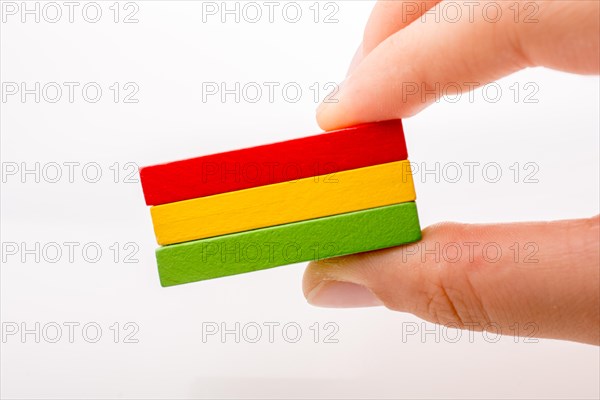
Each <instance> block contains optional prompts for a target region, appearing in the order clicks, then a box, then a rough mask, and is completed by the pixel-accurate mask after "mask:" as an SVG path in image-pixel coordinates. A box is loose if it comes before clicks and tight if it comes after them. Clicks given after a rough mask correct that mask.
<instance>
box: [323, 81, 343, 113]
mask: <svg viewBox="0 0 600 400" xmlns="http://www.w3.org/2000/svg"><path fill="white" fill-rule="evenodd" d="M345 81H346V80H343V81H341V82H340V83H339V84H338V85H337V86H336V87H335V88H334V89H333V90H332V91H331V92H329V93H328V94H327V96H325V99H323V101H322V102H321V104H319V106H318V107H317V118H319V115H321V114H323V112H324V111H325V109H327V108H328V107H329V106H330V105H332V104H334V105H335V104H337V103H339V101H340V100H339V99H340V94H341V93H342V86H343V85H344V82H345Z"/></svg>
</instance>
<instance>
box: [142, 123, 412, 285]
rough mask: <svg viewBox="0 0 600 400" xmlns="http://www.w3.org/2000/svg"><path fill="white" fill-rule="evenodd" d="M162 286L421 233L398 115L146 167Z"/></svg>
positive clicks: (144, 177) (144, 176) (359, 248)
mask: <svg viewBox="0 0 600 400" xmlns="http://www.w3.org/2000/svg"><path fill="white" fill-rule="evenodd" d="M140 177H141V181H142V186H143V190H144V196H145V199H146V204H148V205H150V206H152V207H151V209H150V212H151V215H152V222H153V225H154V231H155V234H156V238H157V240H158V243H159V244H160V245H161V246H162V247H160V248H158V249H157V251H156V258H157V262H158V270H159V275H160V281H161V284H162V285H163V286H172V285H178V284H182V283H188V282H194V281H201V280H205V279H211V278H217V277H221V276H227V275H234V274H240V273H244V272H250V271H256V270H262V269H266V268H271V267H276V266H279V265H285V264H293V263H298V262H303V261H309V260H315V259H322V258H329V257H335V256H340V255H346V254H352V253H360V252H365V251H369V250H376V249H382V248H386V247H392V246H397V245H400V244H404V243H409V242H414V241H417V240H419V239H420V238H421V229H420V226H419V220H418V216H417V209H416V205H415V202H414V201H415V197H416V195H415V189H414V184H413V179H412V173H411V168H410V163H409V161H408V159H407V151H406V144H405V140H404V133H403V130H402V123H401V121H400V120H392V121H384V122H378V123H373V124H366V125H360V126H356V127H352V128H347V129H342V130H338V131H333V132H327V133H323V134H320V135H316V136H310V137H306V138H301V139H295V140H290V141H286V142H280V143H274V144H269V145H264V146H258V147H253V148H248V149H242V150H236V151H230V152H226V153H220V154H214V155H209V156H203V157H198V158H193V159H188V160H183V161H176V162H171V163H167V164H162V165H156V166H151V167H145V168H142V169H141V170H140Z"/></svg>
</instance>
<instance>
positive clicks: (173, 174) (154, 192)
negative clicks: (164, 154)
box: [140, 120, 407, 205]
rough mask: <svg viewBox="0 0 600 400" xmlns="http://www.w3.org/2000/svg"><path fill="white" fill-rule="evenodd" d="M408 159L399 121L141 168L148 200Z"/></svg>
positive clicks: (205, 193)
mask: <svg viewBox="0 0 600 400" xmlns="http://www.w3.org/2000/svg"><path fill="white" fill-rule="evenodd" d="M406 159H407V152H406V143H405V141H404V132H403V130H402V122H401V121H400V120H391V121H383V122H376V123H371V124H365V125H359V126H355V127H351V128H346V129H340V130H337V131H332V132H326V133H323V134H319V135H315V136H309V137H305V138H301V139H294V140H289V141H286V142H279V143H273V144H268V145H263V146H257V147H251V148H247V149H241V150H234V151H229V152H225V153H219V154H213V155H208V156H203V157H197V158H190V159H187V160H182V161H175V162H170V163H167V164H160V165H155V166H150V167H144V168H142V169H140V178H141V181H142V187H143V190H144V197H145V198H146V204H148V205H160V204H166V203H173V202H176V201H182V200H189V199H194V198H198V197H204V196H210V195H214V194H219V193H225V192H232V191H236V190H242V189H248V188H251V187H256V186H263V185H270V184H273V183H279V182H286V181H292V180H296V179H301V178H307V177H310V176H317V175H326V174H332V173H335V172H340V171H345V170H349V169H356V168H362V167H368V166H371V165H378V164H384V163H389V162H393V161H400V160H406Z"/></svg>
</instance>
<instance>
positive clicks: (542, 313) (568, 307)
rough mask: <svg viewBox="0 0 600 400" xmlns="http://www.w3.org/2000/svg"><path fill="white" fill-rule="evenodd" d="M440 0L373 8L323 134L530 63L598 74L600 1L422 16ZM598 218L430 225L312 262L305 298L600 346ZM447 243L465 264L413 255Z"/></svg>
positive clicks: (324, 108)
mask: <svg viewBox="0 0 600 400" xmlns="http://www.w3.org/2000/svg"><path fill="white" fill-rule="evenodd" d="M438 3H439V1H425V2H422V1H419V2H415V1H407V0H401V1H393V2H392V1H379V2H378V3H377V4H376V5H375V8H374V10H373V13H372V14H371V17H370V19H369V22H368V23H367V27H366V30H365V33H364V40H363V43H362V45H361V46H360V47H359V49H358V51H357V54H356V56H355V58H354V60H353V62H352V65H351V67H350V70H349V74H348V77H347V78H346V80H345V81H344V83H343V84H342V85H341V86H340V89H339V91H338V93H337V94H336V98H337V100H338V102H337V103H324V104H322V105H321V107H319V109H318V110H317V119H318V122H319V125H321V127H322V128H323V129H326V130H331V129H336V128H341V127H346V126H351V125H356V124H360V123H365V122H372V121H380V120H387V119H394V118H404V117H409V116H412V115H414V114H416V113H417V112H419V111H420V110H422V109H423V108H425V107H426V106H427V105H428V104H429V102H431V101H433V100H435V98H436V96H424V95H423V93H421V91H427V93H430V92H431V91H432V90H435V89H436V87H437V86H439V87H446V88H448V87H452V85H456V88H457V91H458V90H460V91H467V90H469V89H472V88H473V83H474V82H477V83H479V84H481V85H484V84H486V83H489V82H492V81H493V80H496V79H499V78H501V77H503V76H506V75H508V74H510V73H513V72H515V71H518V70H520V69H523V68H526V67H533V66H545V67H550V68H554V69H559V70H563V71H568V72H574V73H581V74H597V73H598V72H599V70H600V25H599V21H600V2H598V1H585V0H583V1H552V2H550V1H538V2H532V1H527V2H525V1H522V2H516V1H515V2H494V3H495V6H499V7H501V12H502V15H504V16H505V17H502V18H499V19H498V20H497V21H496V22H492V20H491V19H490V18H484V16H483V14H482V13H480V12H478V13H473V12H470V10H469V7H472V4H473V2H468V1H467V2H464V3H462V2H460V1H459V2H453V3H454V4H456V5H459V6H461V7H462V15H463V16H468V17H469V18H466V17H463V18H462V19H461V20H460V21H459V22H456V23H453V22H450V21H444V20H443V19H442V20H439V21H437V22H436V21H434V19H433V17H424V18H421V16H422V15H423V14H424V13H425V12H426V11H427V10H428V9H433V8H434V7H439V6H440V5H439V4H438ZM469 3H471V6H469ZM532 5H534V6H535V10H536V11H537V12H536V13H535V16H532V15H531V6H532ZM511 7H512V8H511ZM490 14H492V13H491V12H490ZM471 17H472V18H471ZM407 83H410V84H411V86H410V89H411V91H410V93H407V91H406V90H405V89H406V88H407V86H406V84H407ZM449 83H452V85H448V84H449ZM436 84H438V85H436ZM415 87H416V88H418V90H417V92H415ZM599 221H600V219H599V217H598V216H596V217H594V218H589V219H580V220H569V221H556V222H531V223H517V224H496V225H466V224H454V223H442V224H438V225H434V226H431V227H428V228H426V229H425V230H424V231H423V240H422V241H421V242H420V243H417V244H413V245H408V246H402V247H397V248H391V249H385V250H380V251H374V252H369V253H363V254H358V255H352V256H345V257H338V258H334V259H330V260H323V261H318V262H312V263H310V264H309V266H308V268H307V270H306V272H305V275H304V284H303V289H304V294H305V296H306V298H307V300H308V301H309V302H310V303H311V304H314V305H317V306H325V307H364V306H375V305H385V306H387V307H388V308H390V309H392V310H397V311H405V312H410V313H413V314H415V315H417V316H419V317H421V318H424V319H426V320H428V321H432V322H435V323H439V324H444V325H450V326H455V327H461V328H469V329H487V327H490V326H492V327H494V329H496V330H499V331H500V332H502V333H511V332H512V331H514V326H515V324H520V326H524V325H527V324H534V326H535V335H536V336H538V337H545V338H556V339H566V340H574V341H580V342H585V343H591V344H600V228H599V225H600V224H599ZM482 241H486V242H488V243H494V244H495V246H499V248H500V249H502V250H503V251H505V252H511V251H512V252H513V254H515V257H514V258H513V259H512V260H507V259H505V258H503V260H502V262H501V263H498V262H495V261H493V259H492V258H490V257H485V256H483V255H482V252H481V251H480V249H478V251H473V243H481V242H482ZM515 243H534V244H535V246H536V248H535V249H533V250H535V262H533V263H529V264H526V265H525V266H524V265H523V263H522V261H523V256H524V255H523V254H521V255H520V256H519V257H517V256H516V253H514V252H515V249H514V244H515ZM449 244H452V245H453V246H454V245H456V244H458V245H459V246H460V247H461V248H457V249H455V250H456V251H461V252H462V253H463V254H468V255H469V257H463V258H461V260H460V261H458V262H456V263H449V262H445V261H440V260H439V259H438V260H436V258H435V257H426V258H425V259H423V258H422V257H419V256H417V257H415V256H414V255H415V254H422V251H419V250H417V249H418V247H419V246H420V247H421V248H425V249H433V248H436V246H439V247H444V246H446V245H449ZM511 246H512V247H511ZM520 250H521V252H523V251H526V249H520ZM530 250H531V249H530ZM411 255H412V256H411ZM532 260H533V259H532Z"/></svg>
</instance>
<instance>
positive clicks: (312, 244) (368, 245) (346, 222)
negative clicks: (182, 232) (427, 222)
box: [156, 202, 421, 286]
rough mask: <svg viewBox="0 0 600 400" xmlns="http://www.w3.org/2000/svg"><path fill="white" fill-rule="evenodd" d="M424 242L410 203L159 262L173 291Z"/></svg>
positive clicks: (190, 245)
mask: <svg viewBox="0 0 600 400" xmlns="http://www.w3.org/2000/svg"><path fill="white" fill-rule="evenodd" d="M419 239H421V229H420V226H419V218H418V215H417V208H416V205H415V203H414V202H409V203H402V204H394V205H390V206H385V207H379V208H372V209H369V210H362V211H356V212H352V213H347V214H341V215H335V216H330V217H324V218H319V219H313V220H308V221H301V222H294V223H291V224H286V225H279V226H272V227H268V228H263V229H257V230H253V231H248V232H241V233H234V234H231V235H224V236H218V237H214V238H209V239H203V240H196V241H192V242H186V243H181V244H175V245H172V246H166V247H161V248H159V249H157V250H156V259H157V261H158V272H159V275H160V282H161V285H162V286H173V285H179V284H182V283H188V282H195V281H202V280H205V279H212V278H218V277H222V276H228V275H236V274H241V273H245V272H252V271H258V270H262V269H266V268H272V267H277V266H280V265H286V264H294V263H299V262H303V261H309V260H316V259H321V258H329V257H336V256H341V255H345V254H353V253H360V252H365V251H369V250H376V249H382V248H386V247H392V246H397V245H400V244H404V243H410V242H414V241H417V240H419Z"/></svg>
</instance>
